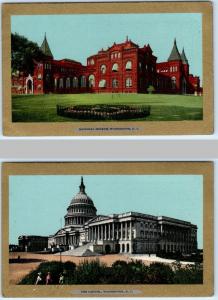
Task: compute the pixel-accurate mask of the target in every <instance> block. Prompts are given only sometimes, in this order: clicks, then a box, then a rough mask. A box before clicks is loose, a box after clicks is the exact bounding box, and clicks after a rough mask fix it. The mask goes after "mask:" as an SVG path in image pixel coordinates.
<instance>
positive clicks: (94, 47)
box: [11, 13, 202, 78]
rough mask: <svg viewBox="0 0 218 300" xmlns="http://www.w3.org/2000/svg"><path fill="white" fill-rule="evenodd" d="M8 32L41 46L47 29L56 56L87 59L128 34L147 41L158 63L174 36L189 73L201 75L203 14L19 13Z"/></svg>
mask: <svg viewBox="0 0 218 300" xmlns="http://www.w3.org/2000/svg"><path fill="white" fill-rule="evenodd" d="M11 31H12V32H17V33H19V34H21V35H24V36H26V37H27V38H28V39H30V40H32V41H34V42H37V43H38V44H39V45H41V43H42V41H43V38H44V34H45V32H46V34H47V39H48V41H49V45H50V48H51V50H52V53H53V55H54V57H55V58H56V59H61V58H71V59H75V60H78V61H80V62H82V63H83V64H86V58H87V57H88V56H90V55H92V54H95V53H97V52H98V51H99V50H100V49H102V48H107V47H108V46H111V45H112V44H113V43H114V42H116V43H120V42H123V41H124V40H125V39H126V36H129V38H130V39H132V40H133V41H134V42H135V43H137V44H139V46H141V47H142V46H144V44H148V43H149V44H150V46H151V48H152V50H153V52H154V55H155V56H157V57H158V62H161V61H166V60H167V59H168V56H169V54H170V51H171V49H172V45H173V40H174V38H176V39H177V45H178V48H179V50H180V52H181V51H182V48H183V47H184V48H185V52H186V56H187V58H188V60H189V64H190V72H192V73H194V75H198V76H200V77H201V78H202V16H201V14H197V13H195V14H193V13H179V14H176V13H171V14H169V13H163V14H85V15H76V14H75V15H28V16H26V15H22V16H12V17H11Z"/></svg>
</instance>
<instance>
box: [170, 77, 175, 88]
mask: <svg viewBox="0 0 218 300" xmlns="http://www.w3.org/2000/svg"><path fill="white" fill-rule="evenodd" d="M171 84H172V88H173V89H175V88H176V77H174V76H173V77H172V78H171Z"/></svg>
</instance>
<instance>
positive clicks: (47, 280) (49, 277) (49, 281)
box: [45, 272, 52, 284]
mask: <svg viewBox="0 0 218 300" xmlns="http://www.w3.org/2000/svg"><path fill="white" fill-rule="evenodd" d="M45 281H46V284H51V283H52V279H51V273H50V272H48V274H47V276H46V280H45Z"/></svg>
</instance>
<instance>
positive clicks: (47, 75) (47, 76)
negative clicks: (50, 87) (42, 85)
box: [45, 74, 50, 83]
mask: <svg viewBox="0 0 218 300" xmlns="http://www.w3.org/2000/svg"><path fill="white" fill-rule="evenodd" d="M45 80H46V82H47V83H49V82H50V75H49V74H46V77H45Z"/></svg>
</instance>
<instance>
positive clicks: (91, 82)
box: [89, 75, 95, 87]
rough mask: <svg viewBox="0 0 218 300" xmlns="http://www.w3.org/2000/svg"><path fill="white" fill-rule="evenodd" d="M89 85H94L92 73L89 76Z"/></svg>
mask: <svg viewBox="0 0 218 300" xmlns="http://www.w3.org/2000/svg"><path fill="white" fill-rule="evenodd" d="M89 87H95V76H94V75H90V76H89Z"/></svg>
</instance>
